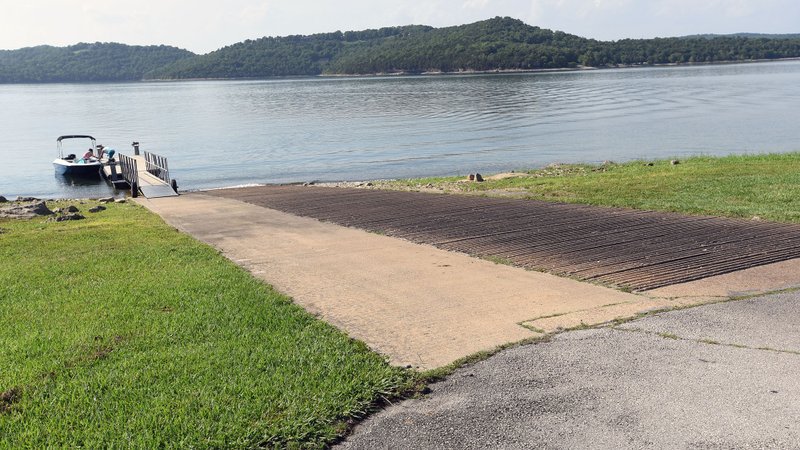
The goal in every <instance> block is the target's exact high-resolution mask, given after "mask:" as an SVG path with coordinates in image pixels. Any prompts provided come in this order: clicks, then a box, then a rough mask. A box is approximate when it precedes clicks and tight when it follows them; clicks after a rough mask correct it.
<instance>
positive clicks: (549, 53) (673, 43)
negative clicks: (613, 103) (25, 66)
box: [148, 17, 800, 79]
mask: <svg viewBox="0 0 800 450" xmlns="http://www.w3.org/2000/svg"><path fill="white" fill-rule="evenodd" d="M789 57H800V38H785V39H777V38H771V37H769V38H768V37H762V36H759V37H744V36H719V37H711V38H709V37H705V36H704V37H696V38H687V37H683V38H679V37H676V38H657V39H623V40H620V41H615V42H603V41H597V40H594V39H586V38H582V37H579V36H575V35H572V34H567V33H564V32H560V31H551V30H547V29H543V28H539V27H535V26H530V25H527V24H525V23H523V22H522V21H519V20H516V19H511V18H508V17H505V18H501V17H497V18H494V19H489V20H484V21H481V22H476V23H472V24H469V25H461V26H455V27H447V28H432V27H425V26H408V27H395V28H382V29H380V30H367V31H361V32H347V33H341V32H336V33H326V34H315V35H311V36H289V37H282V38H262V39H257V40H252V41H245V42H242V43H239V44H235V45H232V46H229V47H225V48H222V49H220V50H217V51H215V52H212V53H209V54H206V55H202V56H196V57H193V58H189V59H185V60H181V61H179V62H177V63H175V64H173V65H171V66H168V67H165V68H162V69H159V70H157V71H154V72H153V73H151V74H149V75H148V76H149V77H152V78H166V79H178V78H207V77H211V78H240V77H271V76H287V75H318V74H328V75H337V74H344V75H355V74H375V73H422V72H458V71H492V70H530V69H555V68H570V67H577V66H579V65H583V66H593V67H605V66H617V65H639V64H670V63H704V62H720V61H742V60H752V59H777V58H789Z"/></svg>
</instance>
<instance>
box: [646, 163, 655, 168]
mask: <svg viewBox="0 0 800 450" xmlns="http://www.w3.org/2000/svg"><path fill="white" fill-rule="evenodd" d="M654 165H655V164H653V163H645V166H648V167H653V166H654Z"/></svg>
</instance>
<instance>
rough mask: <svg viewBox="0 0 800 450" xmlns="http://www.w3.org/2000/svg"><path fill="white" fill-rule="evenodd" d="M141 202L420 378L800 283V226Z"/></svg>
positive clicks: (256, 192)
mask: <svg viewBox="0 0 800 450" xmlns="http://www.w3.org/2000/svg"><path fill="white" fill-rule="evenodd" d="M138 201H139V202H140V203H141V204H142V205H144V206H146V207H147V208H149V209H151V210H152V211H154V212H156V213H158V214H159V215H161V216H162V217H163V218H164V220H165V221H167V222H168V223H170V224H171V225H173V226H175V227H176V228H178V229H180V230H182V231H184V232H187V233H189V234H191V235H193V236H195V237H196V238H197V239H199V240H201V241H204V242H206V243H208V244H210V245H212V246H215V247H216V248H218V249H220V250H221V251H222V252H223V253H224V254H225V255H226V256H227V257H228V258H230V259H231V260H232V261H234V262H236V263H238V264H240V265H241V266H243V267H244V268H246V269H247V270H249V271H250V272H251V273H253V274H254V275H255V276H257V277H259V278H261V279H263V280H264V281H266V282H267V283H269V284H271V285H273V286H274V287H275V288H277V289H278V290H279V291H281V292H284V293H286V294H288V295H290V296H291V297H292V298H293V299H294V301H295V302H296V303H298V304H299V305H301V306H303V307H304V308H305V309H306V310H308V311H310V312H312V313H314V314H316V315H318V316H319V317H320V318H322V319H324V320H326V321H328V322H330V323H332V324H334V325H335V326H337V327H339V328H340V329H342V330H344V331H345V332H347V333H348V334H349V335H351V336H352V337H354V338H357V339H360V340H362V341H364V342H366V343H367V344H368V345H370V346H371V347H372V348H373V349H375V350H376V351H378V352H380V353H383V354H385V355H387V357H388V358H389V359H390V361H391V362H392V363H393V364H398V365H407V366H411V367H415V368H418V369H430V368H436V367H441V366H444V365H447V364H449V363H451V362H453V361H455V360H457V359H459V358H462V357H466V356H468V355H471V354H473V353H476V352H479V351H485V350H491V349H493V348H495V347H497V346H499V345H503V344H507V343H510V342H516V341H520V340H524V339H528V338H535V337H537V336H542V335H543V334H544V333H547V332H552V331H556V330H559V329H564V328H572V327H576V326H581V325H594V324H599V323H604V322H608V321H611V320H614V319H617V318H622V317H631V316H634V315H636V314H638V313H642V312H647V311H652V310H658V309H668V308H673V307H678V306H686V305H692V304H698V303H704V302H712V301H718V300H723V299H727V298H729V297H731V296H737V295H745V294H754V293H759V292H767V291H772V290H777V289H784V288H788V287H796V286H800V226H795V225H786V224H772V223H764V222H750V221H737V220H731V219H719V218H698V217H686V216H681V215H677V214H663V213H649V212H642V211H629V210H619V209H610V208H597V207H588V206H576V205H558V204H542V203H540V202H530V201H525V200H508V199H486V198H474V197H458V196H443V195H433V194H419V193H405V192H386V191H374V190H363V189H342V188H315V187H301V186H290V187H267V186H265V187H256V188H243V189H224V190H216V191H208V192H201V193H189V194H185V195H181V196H180V197H166V198H146V199H141V198H140V199H138ZM303 216H305V217H303ZM340 224H341V225H340ZM342 225H346V226H342ZM359 228H360V229H359ZM393 236H396V237H393ZM398 237H399V238H401V239H399V238H398ZM453 250H455V251H453ZM469 254H472V255H478V256H481V257H483V258H476V257H473V256H469ZM499 263H503V264H499ZM505 263H511V264H518V265H521V266H526V267H529V268H535V269H538V270H552V271H553V272H558V273H562V274H569V275H570V276H571V277H573V278H564V277H559V276H556V275H552V274H549V273H543V272H540V271H533V270H526V269H525V268H522V267H514V266H511V265H507V264H505ZM587 274H589V275H587ZM574 278H580V279H583V280H588V281H593V283H587V282H584V281H579V280H578V279H574ZM598 282H601V283H603V284H605V285H600V284H597V283H598ZM606 285H618V286H623V287H624V289H623V290H620V289H614V288H612V287H607V286H606ZM629 290H634V291H636V292H635V293H631V292H625V291H629Z"/></svg>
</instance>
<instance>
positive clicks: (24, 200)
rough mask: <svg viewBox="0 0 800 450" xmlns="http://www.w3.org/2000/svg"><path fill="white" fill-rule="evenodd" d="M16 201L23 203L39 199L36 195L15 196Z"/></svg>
mask: <svg viewBox="0 0 800 450" xmlns="http://www.w3.org/2000/svg"><path fill="white" fill-rule="evenodd" d="M17 201H18V202H23V203H25V202H38V201H40V200H39V199H38V198H36V197H17Z"/></svg>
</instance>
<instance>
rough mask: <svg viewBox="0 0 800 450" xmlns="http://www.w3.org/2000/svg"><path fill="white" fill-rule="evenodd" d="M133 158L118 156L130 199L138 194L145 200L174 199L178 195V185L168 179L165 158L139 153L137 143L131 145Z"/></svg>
mask: <svg viewBox="0 0 800 450" xmlns="http://www.w3.org/2000/svg"><path fill="white" fill-rule="evenodd" d="M132 145H133V156H127V155H119V165H120V168H121V171H122V176H123V178H125V181H127V182H128V184H129V185H130V187H131V197H138V196H139V193H141V194H142V195H144V196H145V197H147V198H158V197H174V196H177V195H178V183H177V182H176V181H175V180H174V179H172V178H170V175H169V166H168V164H167V158H165V157H163V156H160V155H156V154H155V153H150V152H147V151H141V152H140V151H139V143H138V142H134V143H133V144H132Z"/></svg>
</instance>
